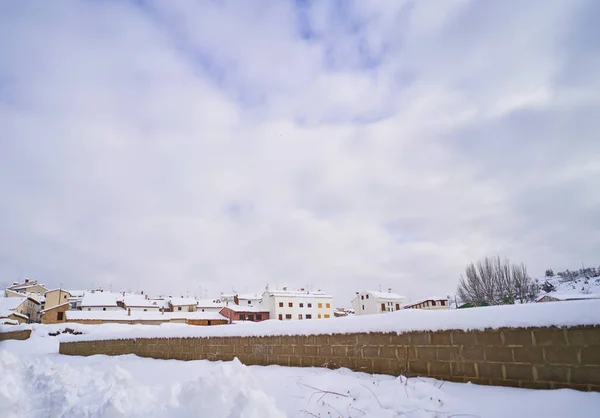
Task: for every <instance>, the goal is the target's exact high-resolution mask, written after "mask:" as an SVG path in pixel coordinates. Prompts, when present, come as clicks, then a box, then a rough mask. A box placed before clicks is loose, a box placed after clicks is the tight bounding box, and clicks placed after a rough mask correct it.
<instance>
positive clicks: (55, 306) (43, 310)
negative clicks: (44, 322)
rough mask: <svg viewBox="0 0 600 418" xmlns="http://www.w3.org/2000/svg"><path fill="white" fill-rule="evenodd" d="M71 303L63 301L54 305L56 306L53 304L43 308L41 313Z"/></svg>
mask: <svg viewBox="0 0 600 418" xmlns="http://www.w3.org/2000/svg"><path fill="white" fill-rule="evenodd" d="M70 304H71V302H65V303H61V304H60V305H54V306H52V307H50V308H48V309H42V310H41V311H40V313H43V312H47V311H51V310H52V309H56V308H60V307H61V306H65V305H70Z"/></svg>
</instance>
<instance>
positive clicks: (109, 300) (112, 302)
mask: <svg viewBox="0 0 600 418" xmlns="http://www.w3.org/2000/svg"><path fill="white" fill-rule="evenodd" d="M117 296H118V295H117V294H115V293H111V292H99V291H95V292H94V293H92V292H87V293H85V294H84V295H83V299H82V300H81V306H82V307H84V306H117Z"/></svg>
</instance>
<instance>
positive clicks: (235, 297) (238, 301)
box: [233, 295, 240, 305]
mask: <svg viewBox="0 0 600 418" xmlns="http://www.w3.org/2000/svg"><path fill="white" fill-rule="evenodd" d="M233 303H235V304H236V305H239V304H240V298H238V295H233Z"/></svg>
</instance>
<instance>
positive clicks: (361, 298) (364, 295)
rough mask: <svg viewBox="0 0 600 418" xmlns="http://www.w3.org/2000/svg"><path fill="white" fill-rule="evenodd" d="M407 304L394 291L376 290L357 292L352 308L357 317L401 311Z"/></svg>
mask: <svg viewBox="0 0 600 418" xmlns="http://www.w3.org/2000/svg"><path fill="white" fill-rule="evenodd" d="M405 304H406V298H405V297H404V296H400V295H399V294H397V293H392V289H388V291H387V292H378V291H375V290H367V291H363V292H356V297H355V298H354V300H353V301H352V307H353V308H354V312H355V313H356V315H373V314H380V313H386V312H394V311H399V310H400V309H402V307H403V306H404V305H405Z"/></svg>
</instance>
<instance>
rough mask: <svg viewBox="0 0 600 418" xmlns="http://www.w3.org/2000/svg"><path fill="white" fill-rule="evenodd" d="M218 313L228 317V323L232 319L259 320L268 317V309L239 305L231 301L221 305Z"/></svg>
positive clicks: (264, 319)
mask: <svg viewBox="0 0 600 418" xmlns="http://www.w3.org/2000/svg"><path fill="white" fill-rule="evenodd" d="M219 313H220V314H221V315H223V316H224V317H226V318H227V319H229V323H231V322H233V321H250V322H261V321H266V320H267V319H269V311H268V310H266V309H264V308H262V307H260V306H240V305H236V304H233V303H231V304H229V305H228V306H225V307H223V308H222V309H221V310H220V311H219Z"/></svg>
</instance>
